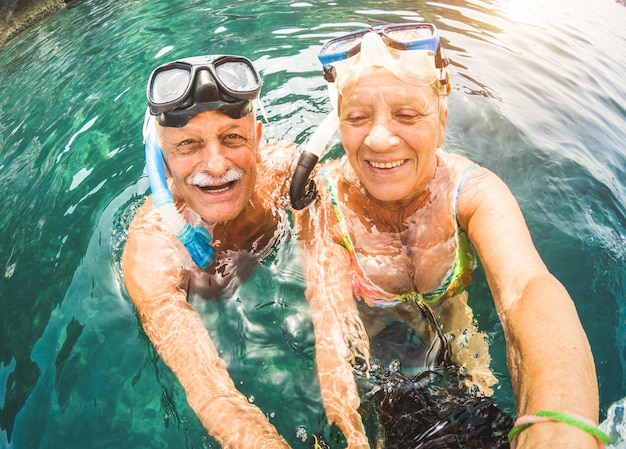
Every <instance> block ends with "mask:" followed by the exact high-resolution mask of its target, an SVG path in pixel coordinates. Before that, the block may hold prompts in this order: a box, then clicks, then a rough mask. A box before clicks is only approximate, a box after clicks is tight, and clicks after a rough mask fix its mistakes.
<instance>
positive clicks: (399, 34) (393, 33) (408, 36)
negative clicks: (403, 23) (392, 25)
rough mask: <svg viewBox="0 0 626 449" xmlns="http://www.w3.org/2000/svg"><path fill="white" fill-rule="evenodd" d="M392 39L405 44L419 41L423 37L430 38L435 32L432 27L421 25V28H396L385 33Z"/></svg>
mask: <svg viewBox="0 0 626 449" xmlns="http://www.w3.org/2000/svg"><path fill="white" fill-rule="evenodd" d="M385 36H387V37H388V38H390V39H393V40H394V41H396V42H402V43H403V44H408V43H411V42H415V41H419V40H422V39H428V38H429V37H432V36H433V32H432V30H431V29H430V28H426V27H419V28H405V29H396V30H393V29H392V30H389V31H387V32H386V33H385Z"/></svg>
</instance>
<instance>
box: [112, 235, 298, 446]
mask: <svg viewBox="0 0 626 449" xmlns="http://www.w3.org/2000/svg"><path fill="white" fill-rule="evenodd" d="M172 242H173V240H170V239H168V238H167V237H166V236H165V235H163V234H162V233H159V234H156V235H155V234H154V233H151V234H148V233H145V232H142V231H135V232H133V229H132V227H131V231H130V234H129V238H128V241H127V243H126V247H125V249H124V255H123V259H122V263H123V268H124V278H125V282H126V287H127V289H128V292H129V294H130V297H131V298H132V300H133V302H134V304H135V306H136V308H137V312H138V315H139V318H140V320H141V323H142V325H143V328H144V331H145V333H146V335H147V336H148V337H149V338H150V341H151V342H152V344H153V346H154V348H155V349H156V351H157V352H158V353H159V355H160V357H161V358H162V359H163V361H164V362H165V364H166V365H167V366H168V367H169V368H170V369H171V370H172V371H173V372H174V374H176V376H177V377H178V380H179V381H180V383H181V385H182V386H183V388H184V389H185V392H186V395H187V401H188V402H189V405H190V406H191V408H192V409H193V410H194V412H195V413H196V414H197V416H198V418H199V419H200V422H202V425H203V426H204V427H205V428H206V429H207V431H208V432H209V433H210V434H211V435H212V436H213V437H215V438H216V439H217V440H218V441H219V442H220V444H221V445H222V447H224V448H241V449H249V448H257V447H259V448H260V447H263V448H288V447H289V446H288V444H287V442H286V441H285V440H284V439H283V438H282V437H281V436H280V435H279V434H278V433H277V431H276V429H275V428H274V426H272V425H271V424H270V423H269V421H268V419H267V418H266V416H265V415H264V414H263V412H262V411H261V410H260V409H259V408H258V407H256V406H254V405H252V404H250V403H249V402H248V401H247V399H246V398H245V396H244V395H242V394H241V393H240V392H239V391H238V390H237V389H236V387H235V385H234V383H233V381H232V379H231V378H230V376H229V374H228V371H227V370H226V363H225V362H224V361H223V360H222V359H221V358H220V357H219V355H218V353H217V350H216V348H215V346H214V345H213V342H212V341H211V338H210V337H209V334H208V332H207V330H206V328H205V326H204V323H203V321H202V318H201V317H200V315H199V314H198V312H197V311H196V309H195V308H194V307H193V306H192V305H191V304H190V303H189V302H188V301H187V294H186V291H185V290H184V289H183V287H182V285H181V282H182V273H181V267H180V265H181V264H180V263H178V262H177V261H178V260H179V258H180V255H179V249H178V248H177V247H176V246H175V245H174V244H173V243H172Z"/></svg>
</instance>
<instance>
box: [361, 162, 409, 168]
mask: <svg viewBox="0 0 626 449" xmlns="http://www.w3.org/2000/svg"><path fill="white" fill-rule="evenodd" d="M369 163H370V165H371V166H372V167H374V168H394V167H398V166H400V165H402V164H404V160H401V161H395V162H374V161H369Z"/></svg>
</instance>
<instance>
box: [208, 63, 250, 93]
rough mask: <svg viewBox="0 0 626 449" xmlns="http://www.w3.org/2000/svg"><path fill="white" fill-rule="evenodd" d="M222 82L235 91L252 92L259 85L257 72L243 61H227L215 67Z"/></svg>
mask: <svg viewBox="0 0 626 449" xmlns="http://www.w3.org/2000/svg"><path fill="white" fill-rule="evenodd" d="M215 74H216V75H217V77H218V78H219V81H220V83H221V84H222V85H223V86H224V87H225V88H226V89H229V90H231V91H232V92H235V93H243V92H252V91H254V90H256V89H258V87H259V80H258V78H257V76H256V73H255V72H254V70H253V69H252V68H250V66H248V64H246V63H244V62H241V61H227V62H225V63H223V64H220V65H219V66H217V67H215Z"/></svg>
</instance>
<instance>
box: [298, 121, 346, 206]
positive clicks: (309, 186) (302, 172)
mask: <svg viewBox="0 0 626 449" xmlns="http://www.w3.org/2000/svg"><path fill="white" fill-rule="evenodd" d="M338 127H339V120H338V117H337V111H336V110H334V109H333V110H332V111H331V112H330V114H328V115H327V116H326V118H325V119H324V120H322V123H320V125H319V126H318V128H317V129H316V130H315V132H314V133H313V134H312V135H311V137H310V139H309V141H308V142H307V144H306V149H305V150H304V151H302V153H301V154H300V159H298V165H297V166H296V169H295V170H294V172H293V176H292V178H291V185H290V186H289V199H290V201H291V207H292V208H294V209H296V210H301V209H304V208H305V207H307V206H308V205H309V204H311V203H312V202H313V201H314V200H315V199H316V198H317V188H316V187H315V182H314V181H313V180H312V179H310V176H311V172H312V171H313V169H314V168H315V165H316V164H317V162H318V161H319V159H320V157H321V155H322V152H323V151H324V150H325V149H326V145H327V144H328V142H329V141H330V138H331V137H332V136H333V134H335V131H337V128H338Z"/></svg>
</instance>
